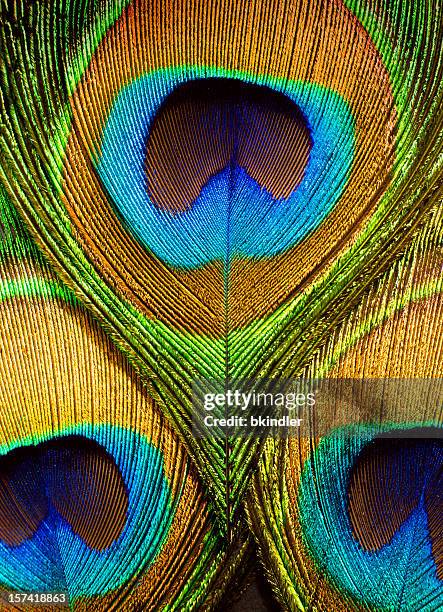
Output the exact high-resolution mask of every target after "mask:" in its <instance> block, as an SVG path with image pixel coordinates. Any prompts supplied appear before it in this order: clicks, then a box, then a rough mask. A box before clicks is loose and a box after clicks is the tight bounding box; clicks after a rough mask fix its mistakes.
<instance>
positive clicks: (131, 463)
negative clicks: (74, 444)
mask: <svg viewBox="0 0 443 612" xmlns="http://www.w3.org/2000/svg"><path fill="white" fill-rule="evenodd" d="M73 434H78V435H82V436H86V437H88V438H89V439H91V440H94V441H95V442H97V443H99V444H100V445H102V446H103V447H104V448H105V449H106V450H107V451H108V452H109V453H110V454H111V455H112V456H113V457H114V460H115V461H116V464H117V466H118V468H119V470H120V473H121V474H122V477H123V480H124V482H125V484H126V489H127V494H128V512H127V519H126V524H125V527H124V529H123V531H122V533H121V534H120V536H119V537H118V538H117V540H115V541H114V542H113V543H112V544H111V546H110V547H109V548H107V549H106V550H104V551H97V550H92V549H91V548H89V547H88V546H87V545H86V544H85V543H84V542H83V540H82V539H81V538H80V537H79V536H77V535H76V534H75V533H73V531H72V529H71V527H70V525H69V524H68V523H67V522H66V521H64V520H63V519H62V518H61V517H60V516H59V515H58V514H57V513H56V512H55V511H54V509H51V511H50V513H49V515H48V516H47V517H46V519H44V520H43V521H42V523H41V525H40V527H39V528H38V529H37V532H36V533H35V534H34V536H33V537H32V538H30V539H29V540H26V541H25V542H23V544H21V545H19V546H15V547H10V546H7V545H6V544H4V543H2V542H0V583H1V584H3V585H6V586H7V587H8V588H10V589H14V590H19V591H25V592H46V591H53V592H65V591H66V590H67V589H68V591H69V594H70V598H71V601H72V599H74V598H77V597H81V596H92V595H104V594H106V593H108V592H109V591H112V590H113V589H116V588H118V587H119V586H120V585H121V584H123V583H124V582H125V581H127V580H128V579H130V578H132V577H133V576H134V575H135V574H137V573H138V572H139V571H140V569H146V568H147V567H149V566H150V565H152V563H153V562H154V561H155V558H156V555H157V554H158V552H159V550H160V548H161V546H162V544H163V542H164V540H165V538H166V537H167V532H168V529H169V526H170V523H171V520H172V517H173V507H172V504H171V500H170V488H169V485H168V483H167V480H166V477H165V474H164V469H163V456H162V453H161V452H160V451H159V450H158V449H157V448H156V447H155V446H154V445H152V444H151V443H149V442H148V441H147V440H146V439H145V438H144V437H142V436H140V435H138V434H136V433H134V432H131V431H129V430H127V429H123V428H120V427H114V426H111V425H94V426H93V425H79V426H75V427H69V428H67V429H64V430H62V431H60V432H58V433H57V437H61V436H69V435H73ZM47 439H50V436H49V437H48V438H47ZM8 450H11V449H0V451H1V452H2V454H4V453H6V452H7V451H8Z"/></svg>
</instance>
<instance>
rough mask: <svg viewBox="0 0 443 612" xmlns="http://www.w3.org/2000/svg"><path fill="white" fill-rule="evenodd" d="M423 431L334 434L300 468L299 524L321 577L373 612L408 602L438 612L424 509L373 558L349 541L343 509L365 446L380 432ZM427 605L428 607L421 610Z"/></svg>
mask: <svg viewBox="0 0 443 612" xmlns="http://www.w3.org/2000/svg"><path fill="white" fill-rule="evenodd" d="M429 425H430V426H433V424H432V423H430V424H429ZM423 426H424V425H423V423H421V424H419V425H417V424H402V425H401V426H397V425H377V426H370V425H367V426H360V427H359V428H358V429H355V430H353V429H352V428H347V429H345V428H343V429H338V430H336V431H334V432H332V433H331V434H330V435H329V436H327V437H325V438H323V439H322V441H321V442H320V445H319V446H318V448H317V449H316V451H314V453H313V455H312V456H311V457H310V458H309V459H308V460H307V461H306V463H305V465H304V468H303V472H302V476H301V481H300V485H299V492H298V503H299V513H300V522H301V526H302V532H303V538H304V541H305V543H306V546H307V548H308V550H309V551H310V553H311V555H312V557H313V559H314V561H315V563H316V565H317V566H318V570H319V571H321V572H322V573H326V575H328V576H329V577H330V579H332V582H333V584H334V585H335V586H336V587H337V588H338V589H339V590H340V591H344V592H347V593H349V594H351V595H352V596H353V597H354V598H355V599H356V600H357V601H361V602H364V603H365V604H366V605H368V604H369V605H371V606H374V607H375V608H376V609H377V610H379V609H380V610H381V609H383V610H393V609H397V608H398V605H399V604H398V602H399V600H400V599H402V600H403V601H407V602H409V604H410V605H411V608H408V609H411V610H429V611H430V610H437V609H443V588H442V582H441V581H440V580H439V579H438V577H437V573H436V566H435V563H434V561H433V557H432V548H431V543H430V540H429V532H428V527H427V515H426V510H425V508H424V505H423V503H420V504H419V505H418V506H417V508H416V509H415V510H413V511H412V513H411V514H410V516H409V518H408V519H407V520H406V521H405V522H404V523H403V524H402V525H401V527H400V528H399V529H398V530H397V532H396V533H395V535H394V537H393V538H392V540H391V541H390V542H389V544H387V545H385V546H383V547H382V548H381V549H380V550H378V551H375V552H371V551H366V550H364V549H363V548H362V547H361V545H360V544H359V542H358V541H357V540H356V539H355V538H354V536H353V533H352V527H351V522H350V518H349V515H348V508H347V495H346V487H347V482H348V480H349V477H350V473H351V468H352V466H353V463H354V461H355V460H356V458H357V457H358V455H359V453H360V451H361V450H362V449H363V448H364V447H365V445H366V444H368V443H369V442H371V440H373V439H374V437H375V436H376V435H377V434H380V433H383V432H391V431H392V430H394V429H414V428H416V427H423ZM314 474H315V478H314ZM412 559H413V562H412ZM423 568H429V570H428V571H424V570H423ZM399 577H403V578H404V580H403V581H402V580H399ZM426 601H429V602H432V605H431V603H430V604H429V605H430V607H426ZM375 608H374V609H375Z"/></svg>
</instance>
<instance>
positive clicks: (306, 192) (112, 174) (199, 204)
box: [94, 66, 355, 269]
mask: <svg viewBox="0 0 443 612" xmlns="http://www.w3.org/2000/svg"><path fill="white" fill-rule="evenodd" d="M215 77H217V78H236V79H241V80H242V81H244V82H247V83H253V84H256V85H263V86H266V87H270V88H272V89H273V90H275V91H277V92H281V93H283V94H284V95H286V96H287V97H288V98H290V99H291V100H292V101H293V102H294V103H295V104H296V105H297V106H298V107H299V109H300V110H301V112H302V113H303V115H304V117H305V118H306V121H307V125H308V128H309V131H310V134H311V138H312V143H313V144H312V149H311V152H310V156H309V160H308V163H307V166H306V169H305V173H304V177H303V180H302V181H301V183H300V184H299V185H298V187H297V188H296V189H295V190H294V191H293V192H292V194H291V195H290V196H289V197H288V198H286V199H279V200H276V199H274V198H273V197H272V195H271V194H270V193H268V192H267V191H266V190H265V189H263V188H261V187H260V186H259V185H258V184H257V183H256V182H255V181H254V180H253V179H252V178H251V177H249V175H248V174H247V173H246V172H245V170H243V169H242V168H240V167H238V168H237V169H236V171H235V172H236V175H235V180H234V183H235V187H234V192H233V191H232V176H230V175H229V176H228V174H229V170H228V169H226V170H224V171H222V172H220V173H218V174H216V175H215V176H212V177H211V178H210V179H209V180H208V182H207V183H206V185H205V186H204V187H203V189H202V191H201V192H200V194H199V196H198V197H197V198H196V200H195V201H194V203H193V205H192V206H191V207H190V208H189V209H187V210H186V211H184V212H181V213H179V214H175V215H174V214H172V213H170V212H168V211H164V210H159V209H158V208H157V207H156V206H155V205H154V204H153V202H152V201H151V200H150V197H149V195H148V192H147V190H146V175H145V168H144V166H145V151H146V141H147V138H148V134H149V129H150V125H151V124H152V121H153V119H154V118H155V115H156V112H157V111H158V109H159V108H160V106H161V104H162V103H163V102H164V100H165V99H166V98H167V96H168V95H169V94H170V93H171V92H172V91H173V90H174V89H175V88H176V87H177V86H179V85H180V84H182V83H185V82H188V81H190V80H193V79H202V78H215ZM354 124H355V121H354V118H353V116H352V113H351V110H350V107H349V104H348V102H347V101H346V100H345V99H344V98H343V97H342V96H340V95H339V94H337V93H335V92H333V91H331V90H329V89H327V88H325V87H323V86H320V85H317V84H314V83H309V82H301V81H285V80H283V79H276V78H271V77H266V76H263V75H253V74H249V73H229V72H228V71H226V70H222V69H220V68H208V67H186V66H184V67H179V68H170V69H163V70H158V71H156V72H153V73H150V74H147V75H144V76H142V77H140V78H137V79H135V80H134V81H132V82H131V83H129V84H127V85H126V86H125V87H123V88H122V89H121V90H120V91H119V92H118V93H117V94H116V96H115V98H114V101H113V104H112V106H111V108H110V110H109V114H108V117H107V120H106V123H105V126H104V128H103V133H102V138H101V146H100V154H98V155H97V157H96V159H94V163H95V166H96V169H97V172H98V174H99V176H100V178H101V181H102V183H103V185H104V186H105V188H106V189H107V192H108V193H109V195H110V198H111V201H112V203H113V206H114V208H115V210H116V211H117V212H118V214H119V215H120V217H121V218H122V219H123V221H124V223H125V225H126V227H127V228H128V230H129V231H130V232H131V233H132V234H133V235H134V236H135V237H136V238H137V239H138V241H139V242H140V243H141V244H143V245H144V247H145V248H146V249H147V250H148V251H150V252H152V253H154V254H155V255H156V256H157V257H159V258H160V259H161V260H162V261H164V262H165V263H167V264H169V265H171V266H175V267H178V268H183V269H194V268H196V267H199V266H202V265H205V264H207V263H209V262H212V261H216V260H221V261H226V259H227V258H228V259H232V258H235V257H237V258H242V257H244V258H258V259H263V258H270V257H273V256H275V255H277V254H279V253H282V252H284V251H286V250H288V249H290V248H291V247H293V246H295V245H296V244H298V243H299V242H301V241H302V240H303V239H304V238H305V237H306V236H307V235H308V234H310V233H311V232H312V231H314V230H315V229H316V228H317V227H318V226H319V225H320V223H321V222H322V221H323V220H324V219H325V217H326V216H327V215H328V214H329V212H330V211H331V210H332V209H333V208H334V206H335V205H336V203H337V202H338V200H339V198H340V196H341V194H342V192H343V189H344V187H345V185H346V182H347V180H348V178H349V175H350V170H351V166H352V162H353V156H354V140H355V135H354V130H355V125H354Z"/></svg>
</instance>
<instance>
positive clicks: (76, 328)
mask: <svg viewBox="0 0 443 612" xmlns="http://www.w3.org/2000/svg"><path fill="white" fill-rule="evenodd" d="M1 221H2V231H3V240H2V252H1V256H2V263H1V266H0V299H1V320H2V323H1V325H2V330H3V333H2V341H1V350H0V355H1V358H0V371H1V381H2V382H1V391H0V393H1V397H2V415H3V418H2V427H1V433H0V435H1V438H0V585H1V588H2V590H3V591H4V592H8V593H9V592H11V591H19V592H31V593H33V592H43V593H46V592H58V593H68V594H69V600H70V604H71V606H72V607H73V608H75V609H81V610H106V609H111V608H114V609H119V607H120V606H122V605H124V603H122V602H124V601H125V600H126V598H127V597H128V594H130V597H131V601H132V602H133V604H131V605H138V606H142V607H143V608H147V609H153V608H156V607H158V606H161V607H162V609H163V608H165V609H171V610H180V609H183V607H184V606H185V605H189V606H193V607H195V606H197V605H200V606H201V605H203V603H204V602H205V601H206V600H208V599H209V598H210V600H211V601H212V602H213V604H215V603H217V601H218V599H219V598H220V596H221V594H222V593H223V589H222V588H221V586H220V585H223V584H224V583H226V582H227V581H228V577H229V575H230V574H232V572H234V571H236V572H239V573H241V572H242V569H241V567H239V566H240V563H244V562H245V559H247V556H248V544H247V536H246V534H245V533H244V530H243V533H237V534H235V538H234V539H233V543H232V545H231V546H230V547H228V546H226V545H225V544H224V542H223V540H222V538H221V537H220V533H219V530H218V529H217V528H216V527H215V517H214V515H213V513H211V511H210V509H209V506H208V500H207V497H206V495H205V492H204V488H203V486H202V482H201V480H200V478H199V477H198V474H197V473H196V470H195V468H194V467H193V466H192V462H191V461H190V458H189V455H188V453H187V452H186V450H185V448H184V445H183V444H182V442H180V440H179V438H178V437H177V435H176V434H175V433H174V432H173V430H172V429H171V427H170V425H169V424H168V423H167V421H166V420H165V418H164V417H163V416H162V414H161V411H160V410H159V408H158V407H157V406H156V404H155V402H154V401H153V400H152V399H151V398H150V396H149V395H148V394H147V392H146V389H145V387H144V386H143V385H142V384H141V381H140V379H139V378H138V377H137V376H136V374H135V372H134V370H133V369H132V367H131V366H130V364H129V363H128V361H127V359H126V358H125V357H124V356H123V355H122V353H121V352H119V351H118V350H117V349H116V348H115V346H114V345H113V343H112V342H111V341H110V340H109V338H108V337H107V336H106V335H105V334H104V332H103V330H102V329H101V327H99V326H98V324H97V323H96V322H95V321H94V320H93V319H92V318H91V316H90V314H89V313H88V311H87V310H85V309H84V308H83V307H82V306H81V305H80V304H79V303H78V301H77V299H76V298H75V297H74V295H73V294H72V293H71V291H70V290H69V289H67V288H66V287H65V286H64V285H62V284H61V283H60V281H59V280H58V279H57V278H56V277H55V276H54V274H53V272H51V271H50V270H49V268H48V267H47V264H46V263H45V262H44V260H43V259H42V257H41V256H40V254H39V252H38V250H37V249H36V247H35V246H34V244H33V242H32V241H31V239H30V238H29V235H28V234H27V232H26V230H24V229H23V227H22V224H21V221H20V220H19V219H18V218H17V216H16V213H15V211H14V210H13V209H12V208H11V206H10V203H9V201H8V199H7V197H6V196H5V195H4V193H3V192H2V194H1ZM189 509H192V512H189ZM196 517H198V520H196ZM214 592H215V594H214Z"/></svg>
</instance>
